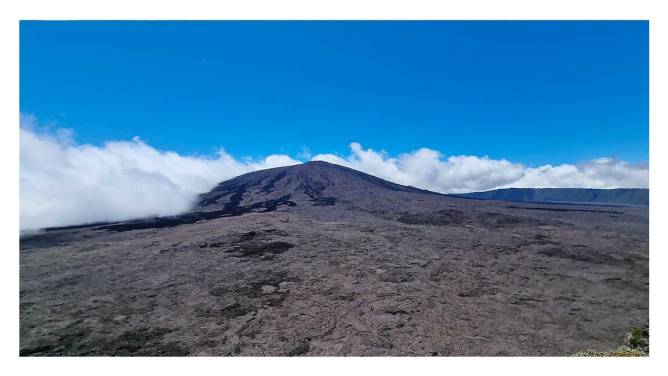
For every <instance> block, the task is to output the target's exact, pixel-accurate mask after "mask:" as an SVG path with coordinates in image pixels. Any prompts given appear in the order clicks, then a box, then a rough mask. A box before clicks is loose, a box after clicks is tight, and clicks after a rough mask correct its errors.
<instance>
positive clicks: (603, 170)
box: [20, 116, 649, 230]
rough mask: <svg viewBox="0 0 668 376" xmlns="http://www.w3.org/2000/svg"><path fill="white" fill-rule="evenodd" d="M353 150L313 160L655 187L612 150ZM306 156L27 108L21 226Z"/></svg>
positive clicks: (160, 198) (414, 175)
mask: <svg viewBox="0 0 668 376" xmlns="http://www.w3.org/2000/svg"><path fill="white" fill-rule="evenodd" d="M350 151H351V153H350V155H348V156H345V157H341V156H337V155H334V154H319V155H316V156H314V157H313V158H312V160H324V161H329V162H332V163H337V164H340V165H344V166H348V167H351V168H354V169H357V170H360V171H364V172H366V173H369V174H372V175H375V176H378V177H380V178H383V179H387V180H390V181H393V182H396V183H399V184H404V185H411V186H415V187H419V188H423V189H429V190H433V191H437V192H444V193H461V192H471V191H480V190H488V189H494V188H504V187H590V188H615V187H647V186H648V180H649V171H648V167H647V166H646V165H636V164H630V163H627V162H624V161H619V160H614V159H609V158H599V159H596V160H593V161H589V162H585V163H581V164H576V165H570V164H563V165H558V166H551V165H545V166H541V167H537V168H530V167H527V166H524V165H522V164H519V163H513V162H510V161H507V160H504V159H501V160H495V159H490V158H487V157H476V156H465V155H461V156H451V157H444V156H443V155H442V154H441V153H440V152H438V151H436V150H431V149H426V148H422V149H418V150H416V151H413V152H410V153H405V154H400V155H398V156H396V157H392V156H389V155H387V153H384V152H380V151H375V150H372V149H364V148H363V147H362V146H361V145H360V144H358V143H352V144H350ZM306 155H307V154H306V153H303V154H302V155H301V157H306ZM298 163H301V162H300V161H298V160H295V159H293V158H291V157H289V156H287V155H280V154H274V155H270V156H268V157H266V158H264V159H260V160H247V159H242V160H238V159H235V158H233V157H232V156H230V155H229V154H227V153H226V152H225V151H224V150H220V151H219V153H218V154H217V155H216V156H215V157H213V158H212V157H202V156H182V155H179V154H177V153H174V152H169V151H160V150H157V149H155V148H153V147H151V146H150V145H147V144H146V143H145V142H143V141H142V140H141V139H140V138H138V137H135V138H133V139H132V140H130V141H113V142H107V143H105V144H104V145H102V146H94V145H80V144H77V143H76V142H75V141H74V139H73V137H72V132H71V131H69V130H63V129H55V130H49V129H45V128H41V127H40V126H38V125H37V122H36V121H35V119H34V118H32V117H30V116H22V118H21V129H20V226H21V229H24V230H25V229H36V228H43V227H50V226H64V225H72V224H81V223H90V222H99V221H115V220H125V219H132V218H141V217H148V216H153V215H172V214H177V213H180V212H183V211H186V210H188V209H189V208H190V206H191V205H192V204H193V202H194V199H195V198H196V196H197V194H199V193H203V192H207V191H208V190H210V189H211V188H212V187H213V186H215V185H216V184H217V183H218V182H220V181H223V180H226V179H229V178H232V177H234V176H237V175H241V174H243V173H246V172H250V171H255V170H260V169H265V168H271V167H278V166H286V165H292V164H298Z"/></svg>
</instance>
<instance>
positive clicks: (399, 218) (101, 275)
mask: <svg viewBox="0 0 668 376" xmlns="http://www.w3.org/2000/svg"><path fill="white" fill-rule="evenodd" d="M20 248H21V249H20V354H21V355H216V356H218V355H232V356H248V355H265V356H295V355H307V356H344V355H349V356H350V355H353V356H354V355H414V356H432V355H437V356H452V355H557V356H562V355H570V354H573V353H576V352H578V351H582V350H585V349H592V350H597V351H598V350H600V351H602V350H607V349H609V348H614V347H615V346H617V345H618V344H619V343H620V341H621V340H622V339H623V338H624V334H625V333H626V332H628V331H629V330H630V329H631V328H634V327H642V326H643V325H644V324H646V323H647V322H648V316H649V315H648V304H649V302H648V300H649V299H648V290H649V279H648V274H649V271H648V264H649V255H648V209H647V208H646V207H631V206H610V207H606V206H587V205H557V204H535V203H532V204H526V203H516V202H513V203H509V202H501V201H480V200H471V199H465V198H455V197H448V196H445V195H441V194H436V193H432V192H428V191H423V190H419V189H416V188H411V187H404V186H400V185H396V184H393V183H390V182H387V181H384V180H381V179H378V178H375V177H373V176H370V175H366V174H363V173H361V172H358V171H355V170H351V169H348V168H345V167H341V166H336V165H332V164H328V163H324V162H310V163H306V164H303V165H298V166H293V167H282V168H277V169H271V170H264V171H259V172H254V173H250V174H246V175H242V176H240V177H237V178H235V179H232V180H229V181H226V182H223V183H221V184H220V185H219V186H217V187H216V188H215V189H214V190H212V191H211V192H209V193H207V194H204V195H202V196H200V198H199V201H198V203H197V204H196V206H195V207H194V209H193V210H192V211H191V212H189V213H186V214H183V215H180V216H175V217H168V218H152V219H146V220H138V221H128V222H119V223H108V224H97V225H86V226H72V227H68V228H59V229H47V230H44V231H42V232H40V233H39V234H36V235H30V236H23V237H22V238H21V247H20Z"/></svg>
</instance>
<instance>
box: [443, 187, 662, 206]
mask: <svg viewBox="0 0 668 376" xmlns="http://www.w3.org/2000/svg"><path fill="white" fill-rule="evenodd" d="M450 196H455V197H465V198H473V199H478V200H497V201H514V202H563V203H588V204H615V205H639V206H649V189H643V188H617V189H589V188H506V189H495V190H491V191H485V192H472V193H464V194H452V195H450Z"/></svg>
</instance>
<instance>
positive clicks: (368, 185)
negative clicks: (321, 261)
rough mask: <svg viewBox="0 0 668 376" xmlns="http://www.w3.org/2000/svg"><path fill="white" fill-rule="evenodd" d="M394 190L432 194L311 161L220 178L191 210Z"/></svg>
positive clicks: (270, 206)
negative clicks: (223, 179) (219, 181)
mask: <svg viewBox="0 0 668 376" xmlns="http://www.w3.org/2000/svg"><path fill="white" fill-rule="evenodd" d="M397 192H408V193H422V194H435V193H433V192H429V191H425V190H422V189H418V188H414V187H409V186H403V185H400V184H395V183H392V182H389V181H386V180H383V179H380V178H377V177H375V176H373V175H369V174H366V173H363V172H361V171H357V170H354V169H352V168H348V167H345V166H341V165H337V164H333V163H329V162H325V161H311V162H306V163H303V164H298V165H294V166H287V167H277V168H272V169H267V170H261V171H255V172H250V173H247V174H244V175H241V176H238V177H236V178H233V179H230V180H227V181H224V182H222V183H220V184H218V185H217V186H216V187H215V188H214V189H213V190H211V191H210V192H208V193H206V194H203V195H201V196H200V198H199V201H198V203H197V205H196V206H195V210H196V211H212V210H226V211H234V210H236V209H235V208H243V209H244V210H248V208H251V210H253V209H263V210H264V211H271V210H275V209H276V208H278V207H281V206H285V207H294V206H300V207H312V206H331V205H336V204H337V203H339V202H352V201H355V200H356V199H358V198H360V197H362V196H372V197H373V196H386V195H392V194H394V193H397Z"/></svg>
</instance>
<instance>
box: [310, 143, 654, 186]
mask: <svg viewBox="0 0 668 376" xmlns="http://www.w3.org/2000/svg"><path fill="white" fill-rule="evenodd" d="M313 160H321V161H326V162H331V163H336V164H340V165H344V166H347V167H351V168H354V169H356V170H360V171H364V172H366V173H369V174H372V175H375V176H378V177H380V178H383V179H386V180H390V181H393V182H395V183H399V184H403V185H411V186H414V187H418V188H423V189H428V190H431V191H436V192H442V193H466V192H475V191H485V190H490V189H498V188H511V187H514V188H647V187H649V167H648V165H647V164H645V163H640V164H631V163H628V162H625V161H620V160H616V159H611V158H598V159H595V160H592V161H587V162H583V163H579V164H561V165H556V166H553V165H545V166H540V167H533V168H532V167H528V166H525V165H523V164H521V163H513V162H510V161H508V160H505V159H491V158H488V157H477V156H471V155H458V156H451V157H447V158H446V157H445V156H443V155H442V154H441V153H440V152H438V151H437V150H432V149H427V148H422V149H418V150H416V151H413V152H410V153H405V154H401V155H399V156H397V157H391V156H388V155H387V154H386V153H384V152H382V151H375V150H372V149H366V150H365V149H363V148H362V146H361V145H360V144H358V143H355V142H353V143H352V144H350V155H349V156H347V157H340V156H337V155H333V154H319V155H316V156H314V157H313Z"/></svg>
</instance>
